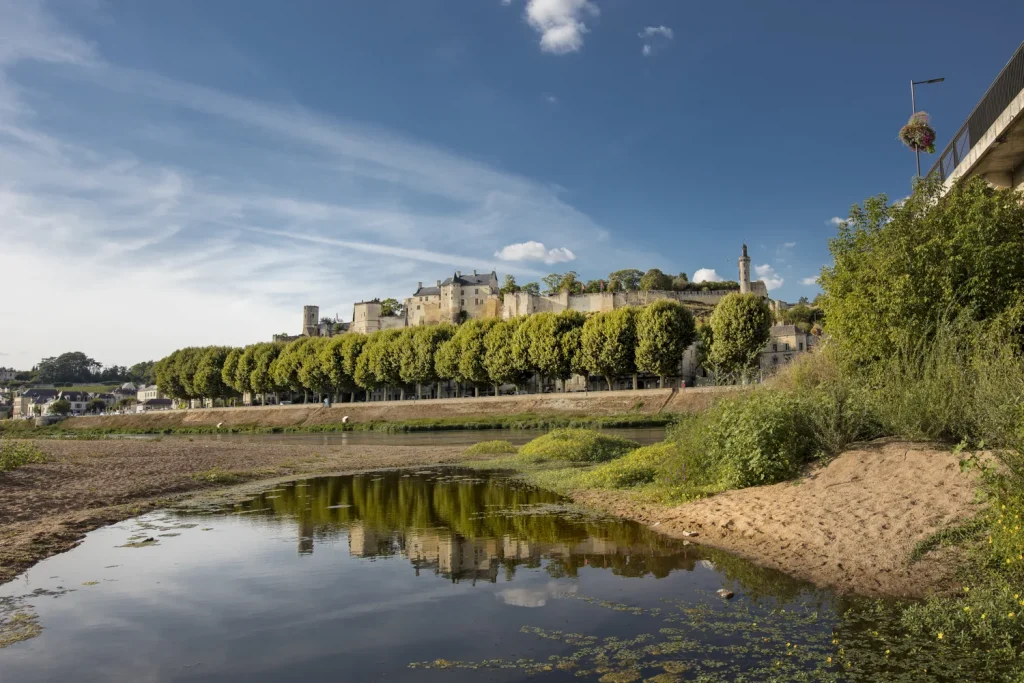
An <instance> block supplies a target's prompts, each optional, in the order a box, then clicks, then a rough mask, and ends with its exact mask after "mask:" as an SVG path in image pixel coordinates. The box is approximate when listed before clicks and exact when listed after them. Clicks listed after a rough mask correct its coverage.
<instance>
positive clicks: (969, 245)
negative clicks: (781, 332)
mask: <svg viewBox="0 0 1024 683" xmlns="http://www.w3.org/2000/svg"><path fill="white" fill-rule="evenodd" d="M829 249H830V251H831V252H832V258H833V261H834V265H833V266H831V267H825V268H823V269H822V271H821V278H820V281H819V282H820V284H821V287H822V289H823V290H824V297H823V302H822V305H823V308H824V312H825V331H826V332H828V333H829V334H830V335H832V336H833V337H834V338H835V340H836V342H837V343H838V345H839V348H840V349H841V350H842V353H843V355H844V356H845V357H847V358H850V359H852V360H853V361H854V362H860V363H866V362H870V361H873V360H876V359H881V358H887V357H890V356H892V355H893V354H896V353H900V352H903V351H906V350H907V349H909V348H910V346H911V345H912V344H915V343H917V342H919V341H920V340H921V339H922V338H927V337H928V336H929V335H930V334H931V332H932V331H933V330H934V329H935V328H936V325H937V323H938V322H939V321H940V319H943V318H945V319H953V318H960V317H967V318H969V319H972V320H975V321H989V320H993V319H995V318H998V317H999V316H1000V314H1002V313H1003V312H1004V311H1006V310H1007V309H1009V308H1011V307H1013V306H1014V305H1015V304H1016V302H1017V301H1019V299H1020V297H1021V293H1020V292H1021V290H1020V287H1019V286H1018V285H1019V283H1021V282H1024V203H1022V201H1021V194H1020V193H1019V192H1013V191H1006V190H999V189H995V188H992V187H990V186H989V185H988V184H987V183H986V182H985V181H984V180H983V179H982V178H979V177H973V178H969V179H967V180H965V181H962V182H959V183H957V184H956V185H954V186H953V188H952V189H950V191H949V192H948V193H946V194H945V195H943V194H942V185H941V183H939V182H938V181H937V180H928V179H926V180H924V181H921V182H920V183H919V184H918V185H917V187H916V188H915V191H914V193H913V194H912V195H911V196H910V197H909V198H908V199H907V200H905V201H903V202H900V203H898V204H889V203H888V201H887V199H886V197H885V195H879V196H878V197H873V198H871V199H868V200H867V201H865V202H864V204H863V205H862V206H854V207H853V209H851V211H850V218H849V220H848V221H847V222H845V223H844V224H842V225H840V226H839V234H838V235H837V236H836V237H835V238H833V239H832V240H831V241H830V242H829Z"/></svg>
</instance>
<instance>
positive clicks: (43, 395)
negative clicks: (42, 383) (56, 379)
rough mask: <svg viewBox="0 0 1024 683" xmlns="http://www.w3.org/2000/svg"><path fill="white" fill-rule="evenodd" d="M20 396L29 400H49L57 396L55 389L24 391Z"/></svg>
mask: <svg viewBox="0 0 1024 683" xmlns="http://www.w3.org/2000/svg"><path fill="white" fill-rule="evenodd" d="M21 396H24V397H25V398H31V399H51V398H54V397H56V396H57V390H56V389H26V390H25V391H23V392H21Z"/></svg>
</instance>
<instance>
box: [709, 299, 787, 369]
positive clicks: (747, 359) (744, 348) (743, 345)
mask: <svg viewBox="0 0 1024 683" xmlns="http://www.w3.org/2000/svg"><path fill="white" fill-rule="evenodd" d="M708 324H709V326H710V327H711V338H712V341H711V349H710V351H708V352H707V358H708V362H709V364H710V365H711V366H712V368H713V369H714V370H715V371H716V372H727V373H731V372H740V373H746V372H749V371H750V370H752V369H754V368H755V367H757V364H758V362H759V360H760V358H761V352H762V351H763V350H764V347H765V344H767V343H768V339H769V338H770V336H771V328H772V312H771V309H770V308H769V307H768V304H767V303H766V302H765V301H764V299H762V298H761V297H759V296H757V295H756V294H740V293H738V292H733V293H732V294H727V295H726V296H725V297H724V298H723V299H722V300H721V301H719V302H718V305H717V306H715V310H714V312H713V313H712V314H711V320H710V321H709V323H708Z"/></svg>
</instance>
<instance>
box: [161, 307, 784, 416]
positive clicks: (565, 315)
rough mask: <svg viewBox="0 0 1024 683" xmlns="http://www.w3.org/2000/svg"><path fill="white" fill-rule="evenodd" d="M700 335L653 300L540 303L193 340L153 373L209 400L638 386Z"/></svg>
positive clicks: (174, 392) (178, 392) (186, 394)
mask: <svg viewBox="0 0 1024 683" xmlns="http://www.w3.org/2000/svg"><path fill="white" fill-rule="evenodd" d="M734 296H739V295H734ZM697 338H698V333H697V329H696V325H695V321H694V318H693V315H692V314H691V313H690V311H689V310H688V309H687V308H685V307H684V306H683V305H682V304H680V303H678V302H676V301H671V300H659V301H656V302H654V303H652V304H650V305H649V306H645V307H643V308H620V309H616V310H614V311H608V312H603V313H594V314H590V315H587V314H584V313H581V312H578V311H565V312H562V313H557V314H556V313H538V314H534V315H530V316H523V317H519V318H513V319H511V320H498V319H482V320H469V321H467V322H465V323H462V324H461V325H458V326H454V325H431V326H420V327H410V328H404V329H400V330H384V331H381V332H374V333H372V334H368V335H363V334H357V333H346V334H342V335H339V336H336V337H330V338H324V337H303V338H300V339H297V340H295V341H293V342H288V343H283V342H268V343H258V344H252V345H250V346H246V347H245V348H231V347H224V346H212V347H202V348H198V347H190V348H185V349H179V350H177V351H175V352H174V353H172V354H171V355H170V356H168V357H166V358H164V359H163V360H161V361H159V363H157V366H156V375H157V384H158V386H159V387H160V389H161V391H163V393H164V394H166V395H168V396H171V397H174V398H180V399H200V398H208V399H214V400H216V399H225V400H226V399H230V398H234V397H237V396H239V395H241V394H244V393H252V394H254V395H260V396H266V395H268V394H276V393H278V392H285V391H287V392H293V393H302V394H303V395H304V397H307V398H308V396H309V394H313V395H314V396H316V397H317V398H318V400H319V399H320V398H321V397H323V396H333V397H334V398H335V400H336V401H337V400H341V397H342V396H343V395H349V396H350V400H352V401H354V400H356V393H357V392H359V391H366V392H367V396H369V395H370V394H371V393H372V392H374V391H375V390H379V389H384V390H385V391H386V392H389V393H390V392H394V393H396V394H397V395H398V396H399V397H401V398H404V397H405V394H406V392H408V391H412V390H415V391H416V394H417V396H422V392H423V387H425V386H430V385H433V384H437V383H441V382H449V381H451V382H455V383H457V384H458V385H460V386H461V387H464V388H465V387H472V388H473V390H474V392H475V393H476V394H479V393H480V390H481V389H484V390H492V391H493V392H494V393H497V391H498V387H499V386H501V385H512V386H515V387H516V389H517V390H519V389H521V388H522V387H524V386H526V385H527V384H528V383H529V382H531V381H532V380H533V378H538V379H539V382H540V384H541V385H543V384H544V383H545V382H546V381H550V380H555V381H560V382H561V383H562V388H563V389H564V388H565V382H566V381H567V380H569V379H570V378H571V377H572V376H573V375H584V376H589V375H596V376H599V377H603V378H604V380H605V382H606V383H607V385H608V387H609V388H611V386H612V383H613V382H614V381H615V380H616V379H619V378H625V377H630V376H632V377H633V383H634V388H635V386H636V375H637V374H638V373H646V374H650V375H655V376H658V377H659V378H660V380H661V384H662V385H664V378H665V377H666V376H669V375H675V374H676V373H677V372H678V370H679V367H680V363H681V361H682V358H683V353H684V352H685V351H686V349H687V348H688V347H689V346H690V345H691V344H693V342H694V341H695V340H697ZM708 338H709V339H711V335H708ZM764 341H767V337H765V340H764ZM764 341H761V342H759V343H760V345H761V346H763V345H764ZM441 393H442V392H441V389H440V387H438V395H441Z"/></svg>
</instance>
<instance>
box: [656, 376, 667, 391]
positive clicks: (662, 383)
mask: <svg viewBox="0 0 1024 683" xmlns="http://www.w3.org/2000/svg"><path fill="white" fill-rule="evenodd" d="M658 388H659V389H664V388H665V375H658Z"/></svg>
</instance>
